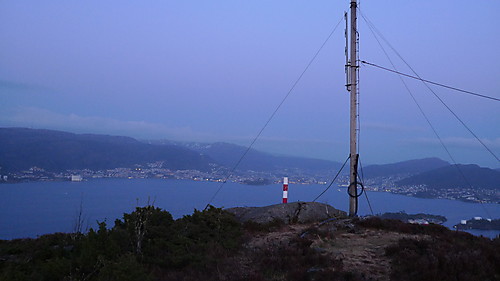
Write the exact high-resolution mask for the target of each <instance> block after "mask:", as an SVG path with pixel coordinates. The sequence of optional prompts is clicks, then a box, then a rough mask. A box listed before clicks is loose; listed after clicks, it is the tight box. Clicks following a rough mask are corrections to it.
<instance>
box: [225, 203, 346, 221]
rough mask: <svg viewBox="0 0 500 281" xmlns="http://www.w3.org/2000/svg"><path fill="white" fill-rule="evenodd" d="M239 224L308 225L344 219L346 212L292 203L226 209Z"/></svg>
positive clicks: (326, 206)
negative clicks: (276, 223) (282, 223)
mask: <svg viewBox="0 0 500 281" xmlns="http://www.w3.org/2000/svg"><path fill="white" fill-rule="evenodd" d="M227 211H228V212H231V213H233V214H234V215H235V216H236V218H237V219H238V220H239V221H241V222H246V221H253V222H256V223H269V222H272V221H275V220H281V221H283V222H284V223H286V224H293V223H310V222H318V221H323V220H326V219H330V218H345V217H347V214H346V212H344V211H341V210H337V209H335V208H334V207H332V206H330V205H327V204H323V203H318V202H293V203H287V204H276V205H271V206H265V207H236V208H229V209H227Z"/></svg>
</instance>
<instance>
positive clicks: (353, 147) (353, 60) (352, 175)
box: [346, 0, 359, 217]
mask: <svg viewBox="0 0 500 281" xmlns="http://www.w3.org/2000/svg"><path fill="white" fill-rule="evenodd" d="M357 7H358V4H357V0H351V26H350V44H349V55H350V59H349V62H348V69H347V72H348V73H347V74H348V81H347V82H348V84H347V90H348V91H350V93H351V118H350V154H349V156H350V171H349V187H348V193H349V216H351V217H354V216H356V215H357V213H358V197H357V187H358V179H357V177H358V157H359V155H358V153H357V129H358V128H357V123H358V122H357V119H358V104H357V103H358V102H357V98H358V96H357V95H358V77H357V76H358V75H357V74H358V55H357V51H358V50H357V47H358V45H357V44H358V32H357V16H356V10H357ZM346 35H347V32H346Z"/></svg>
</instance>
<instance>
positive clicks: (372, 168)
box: [363, 158, 450, 178]
mask: <svg viewBox="0 0 500 281" xmlns="http://www.w3.org/2000/svg"><path fill="white" fill-rule="evenodd" d="M448 165H450V163H448V162H446V161H444V160H441V159H439V158H424V159H415V160H409V161H403V162H397V163H392V164H383V165H369V166H367V167H365V168H364V171H363V173H364V176H365V177H366V178H376V177H390V176H395V175H404V176H408V175H415V174H419V173H422V172H426V171H430V170H433V169H437V168H441V167H445V166H448Z"/></svg>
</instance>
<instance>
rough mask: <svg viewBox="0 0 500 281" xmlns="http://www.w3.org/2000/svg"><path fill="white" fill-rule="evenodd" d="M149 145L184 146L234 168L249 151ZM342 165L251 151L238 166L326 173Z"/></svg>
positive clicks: (204, 145)
mask: <svg viewBox="0 0 500 281" xmlns="http://www.w3.org/2000/svg"><path fill="white" fill-rule="evenodd" d="M149 143H166V144H172V143H174V144H177V145H184V146H186V147H187V148H189V149H192V150H195V151H198V152H200V153H202V154H204V155H207V156H209V157H210V158H211V159H214V160H215V161H216V162H217V163H218V164H220V165H223V166H226V167H229V168H231V167H233V166H234V165H235V164H236V163H237V162H238V161H239V160H240V158H241V156H242V155H243V153H245V151H246V150H247V148H246V147H244V146H240V145H235V144H230V143H223V142H218V143H212V144H208V143H193V142H186V143H181V142H172V141H156V142H155V141H149ZM340 166H341V163H339V162H335V161H327V160H320V159H312V158H305V157H293V156H278V155H273V154H270V153H266V152H261V151H258V150H255V149H250V150H249V151H248V153H247V154H246V156H245V158H244V159H243V160H242V161H241V163H240V164H239V165H238V170H253V171H264V172H272V171H277V170H286V169H288V170H301V171H308V172H320V171H324V172H325V173H328V172H330V173H331V172H332V171H335V170H337V169H339V168H340Z"/></svg>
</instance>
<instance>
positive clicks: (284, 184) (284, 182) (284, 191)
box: [283, 177, 288, 204]
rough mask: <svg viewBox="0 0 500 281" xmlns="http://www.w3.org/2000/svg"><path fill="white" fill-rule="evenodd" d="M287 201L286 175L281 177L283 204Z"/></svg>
mask: <svg viewBox="0 0 500 281" xmlns="http://www.w3.org/2000/svg"><path fill="white" fill-rule="evenodd" d="M285 203H288V177H284V178H283V204H285Z"/></svg>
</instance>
